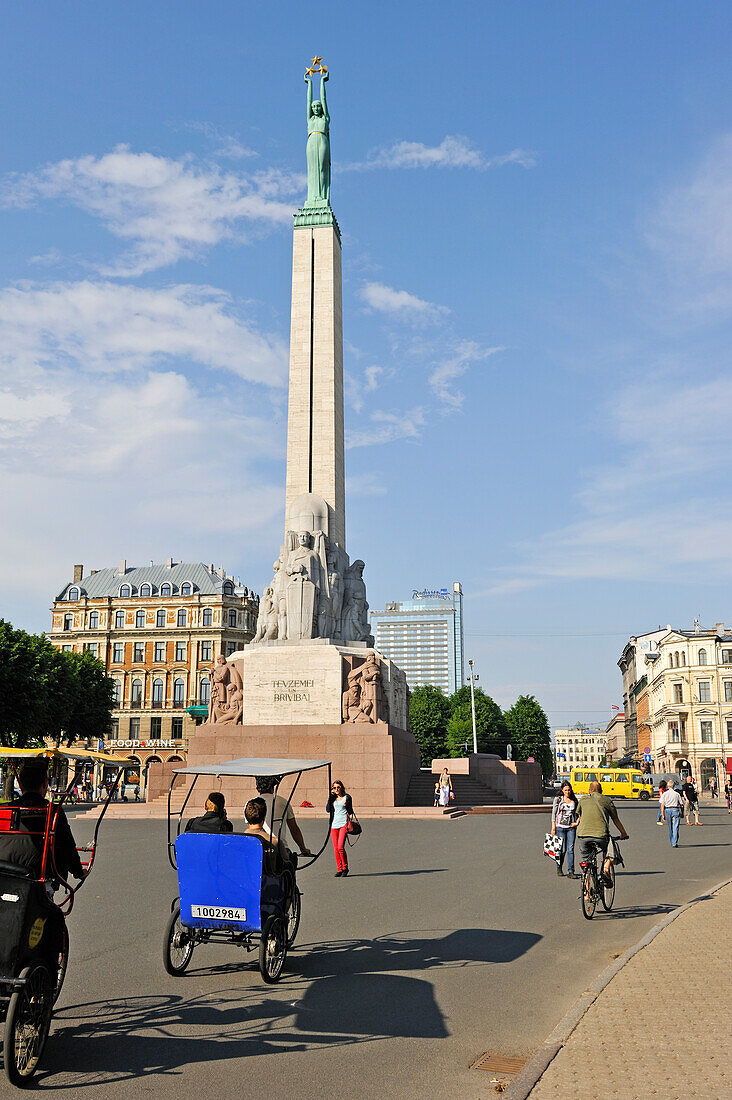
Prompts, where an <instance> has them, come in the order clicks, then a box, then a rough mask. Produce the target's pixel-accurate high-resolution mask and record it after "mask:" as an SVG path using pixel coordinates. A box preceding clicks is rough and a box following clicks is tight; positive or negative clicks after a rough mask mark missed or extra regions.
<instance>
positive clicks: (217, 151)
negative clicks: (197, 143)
mask: <svg viewBox="0 0 732 1100" xmlns="http://www.w3.org/2000/svg"><path fill="white" fill-rule="evenodd" d="M177 128H178V129H180V130H188V131H190V132H192V133H198V134H203V135H204V137H206V138H207V139H208V140H209V141H210V142H211V144H212V145H213V146H214V148H213V150H212V155H213V156H215V157H225V158H226V159H227V160H242V159H244V158H245V157H258V156H259V153H258V152H257V151H256V149H251V148H250V147H249V146H248V145H244V144H243V143H242V142H241V141H239V138H237V137H235V136H234V135H233V134H227V133H226V131H225V130H222V129H220V127H218V126H214V124H213V123H212V122H186V123H184V124H183V125H182V126H179V127H177Z"/></svg>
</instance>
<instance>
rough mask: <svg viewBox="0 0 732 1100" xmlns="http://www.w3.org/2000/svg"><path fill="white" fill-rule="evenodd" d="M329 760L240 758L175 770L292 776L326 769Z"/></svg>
mask: <svg viewBox="0 0 732 1100" xmlns="http://www.w3.org/2000/svg"><path fill="white" fill-rule="evenodd" d="M329 764H330V760H292V759H289V758H285V757H276V756H273V757H271V758H270V759H261V760H260V759H255V758H247V757H242V758H241V759H240V760H225V761H224V762H223V763H221V764H202V765H200V766H199V767H195V768H175V769H174V771H175V774H176V775H239V776H253V777H256V776H263V775H294V774H295V773H296V772H311V771H314V770H315V769H316V768H327V767H328V765H329Z"/></svg>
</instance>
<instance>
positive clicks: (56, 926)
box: [0, 748, 127, 1086]
mask: <svg viewBox="0 0 732 1100" xmlns="http://www.w3.org/2000/svg"><path fill="white" fill-rule="evenodd" d="M0 759H3V760H6V761H8V763H9V764H10V767H11V769H12V770H13V771H14V772H16V774H17V773H18V772H19V770H20V766H21V765H22V764H24V763H28V762H29V761H30V762H34V763H35V762H36V761H38V763H39V765H41V766H43V765H45V766H46V767H48V766H49V765H51V766H54V765H55V766H58V765H59V764H65V765H67V766H68V765H69V764H73V765H74V767H73V768H69V775H70V779H69V782H68V785H67V787H66V789H65V790H64V791H63V792H62V793H61V796H60V797H59V798H57V799H52V800H50V801H47V800H45V799H44V798H42V797H41V796H39V798H38V801H37V802H36V804H34V805H28V804H22V803H21V804H19V803H18V800H14V801H13V802H9V803H3V804H0V1018H2V1017H3V1016H4V1034H3V1062H4V1068H5V1075H6V1077H7V1078H8V1080H9V1081H10V1083H11V1084H13V1085H18V1086H22V1085H26V1084H27V1083H28V1082H29V1081H30V1079H31V1078H32V1077H33V1075H34V1074H35V1072H36V1070H37V1068H38V1063H39V1061H40V1058H41V1056H42V1054H43V1050H44V1047H45V1045H46V1040H47V1038H48V1032H49V1029H50V1026H51V1016H52V1014H53V1006H54V1004H55V1003H56V1000H57V999H58V996H59V994H60V992H61V987H62V985H63V981H64V978H65V977H66V969H67V966H68V961H69V934H68V930H67V928H66V917H67V916H68V915H69V913H70V912H71V910H72V908H73V905H74V899H75V897H76V894H77V893H78V891H79V889H80V888H81V886H82V885H83V884H84V882H85V881H86V879H87V877H88V876H89V873H90V871H91V869H92V867H93V865H94V858H95V856H96V852H97V836H98V833H99V827H100V825H101V823H102V819H103V817H104V814H105V813H106V810H107V806H108V804H109V798H108V799H107V801H106V802H105V804H104V805H103V807H102V812H101V814H100V815H99V818H98V819H97V823H96V828H95V830H94V837H93V840H92V842H91V844H88V845H85V846H84V847H83V848H77V851H78V853H79V857H80V862H81V869H82V872H83V878H82V879H81V880H80V881H79V882H78V884H77V885H76V886H72V885H71V884H70V883H69V882H67V881H66V878H65V874H66V872H64V874H62V873H60V872H59V868H58V867H57V864H56V850H55V849H56V843H55V842H56V837H57V826H58V825H59V824H60V817H59V815H60V814H62V805H63V803H64V801H65V800H66V798H67V797H68V796H69V794H70V792H71V790H72V788H73V787H74V785H75V783H76V782H77V775H78V772H79V771H80V769H81V768H82V767H83V765H84V764H85V763H87V762H89V761H92V762H99V763H104V764H112V765H117V767H118V771H117V776H116V782H115V784H114V789H113V791H112V794H111V795H110V798H111V797H113V796H114V790H115V789H116V786H117V783H118V782H119V778H120V776H121V774H122V768H123V766H124V765H125V764H126V763H127V761H125V760H122V759H121V758H120V757H116V756H112V755H110V754H108V753H103V752H84V753H78V752H72V751H71V750H67V749H45V748H44V749H13V748H2V749H0ZM69 843H73V841H71V840H70V838H69ZM57 894H60V897H58V899H57V897H56V895H57Z"/></svg>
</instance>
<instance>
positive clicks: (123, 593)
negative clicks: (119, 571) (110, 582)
mask: <svg viewBox="0 0 732 1100" xmlns="http://www.w3.org/2000/svg"><path fill="white" fill-rule="evenodd" d="M119 594H120V597H121V598H122V599H124V598H126V597H129V596H131V595H132V587H131V586H130V585H129V584H121V585H120V586H119Z"/></svg>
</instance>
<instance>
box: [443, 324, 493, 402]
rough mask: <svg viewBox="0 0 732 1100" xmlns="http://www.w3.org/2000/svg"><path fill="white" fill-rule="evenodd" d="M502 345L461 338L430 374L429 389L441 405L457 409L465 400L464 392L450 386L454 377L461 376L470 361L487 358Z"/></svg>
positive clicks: (469, 364)
mask: <svg viewBox="0 0 732 1100" xmlns="http://www.w3.org/2000/svg"><path fill="white" fill-rule="evenodd" d="M504 350H505V349H504V348H503V347H493V348H484V347H481V345H480V344H476V343H475V342H474V341H473V340H462V341H461V342H460V343H459V345H458V346H457V348H456V349H455V351H454V353H453V354H452V355H448V356H447V358H445V359H444V360H443V361H442V362H441V363H440V365H439V366H438V367H436V368H435V370H433V372H432V374H431V375H430V379H429V384H430V389H431V390H432V392H433V393H434V395H435V397H437V398H438V399H439V400H440V401H441V402H442V403H443V405H447V406H448V407H450V408H452V409H459V408H461V407H462V405H463V402H464V401H465V394H464V393H461V392H460V390H456V389H454V388H453V387H452V385H451V383H452V382H454V381H455V379H456V378H461V377H462V376H463V375H464V374H465V372H466V371H467V370H468V369H469V368H470V366H471V364H472V363H477V362H480V361H481V360H483V359H488V357H489V356H491V355H495V354H496V352H499V351H504Z"/></svg>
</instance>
